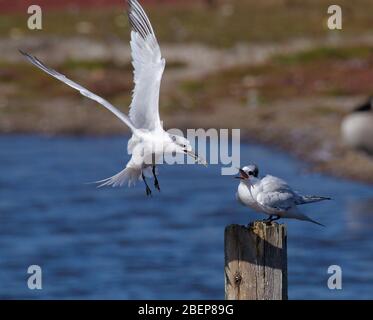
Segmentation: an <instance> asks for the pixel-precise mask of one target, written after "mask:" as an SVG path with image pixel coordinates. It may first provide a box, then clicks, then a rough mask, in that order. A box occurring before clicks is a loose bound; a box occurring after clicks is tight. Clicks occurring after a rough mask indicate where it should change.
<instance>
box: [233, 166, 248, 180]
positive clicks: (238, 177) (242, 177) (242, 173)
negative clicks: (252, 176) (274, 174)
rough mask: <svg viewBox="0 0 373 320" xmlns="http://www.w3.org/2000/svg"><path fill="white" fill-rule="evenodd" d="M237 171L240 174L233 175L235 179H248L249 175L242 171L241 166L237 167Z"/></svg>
mask: <svg viewBox="0 0 373 320" xmlns="http://www.w3.org/2000/svg"><path fill="white" fill-rule="evenodd" d="M238 171H239V172H240V175H239V176H237V177H235V178H236V179H240V180H248V179H249V175H248V174H247V173H246V172H245V171H243V170H242V169H241V168H238Z"/></svg>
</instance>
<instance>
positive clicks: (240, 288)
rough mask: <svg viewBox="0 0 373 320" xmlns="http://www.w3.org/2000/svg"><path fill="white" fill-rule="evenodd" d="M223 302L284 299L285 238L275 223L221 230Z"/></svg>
mask: <svg viewBox="0 0 373 320" xmlns="http://www.w3.org/2000/svg"><path fill="white" fill-rule="evenodd" d="M224 250H225V298H226V299H228V300H286V299H287V235H286V227H285V225H283V224H278V223H273V222H272V223H266V222H262V221H255V222H253V223H251V224H250V225H248V226H240V225H236V224H234V225H229V226H227V227H226V228H225V237H224Z"/></svg>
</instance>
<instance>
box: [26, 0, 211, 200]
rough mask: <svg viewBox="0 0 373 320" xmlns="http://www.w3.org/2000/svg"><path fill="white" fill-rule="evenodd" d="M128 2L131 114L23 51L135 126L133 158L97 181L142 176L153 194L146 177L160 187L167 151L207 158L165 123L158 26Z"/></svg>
mask: <svg viewBox="0 0 373 320" xmlns="http://www.w3.org/2000/svg"><path fill="white" fill-rule="evenodd" d="M128 5H129V11H128V17H129V21H130V24H131V27H132V31H131V41H130V45H131V55H132V64H133V67H134V83H135V88H134V90H133V96H132V103H131V105H130V111H129V117H127V116H126V115H125V114H124V113H122V112H121V111H119V110H118V109H117V108H116V107H114V106H113V105H112V104H110V103H109V102H108V101H106V100H105V99H103V98H101V97H99V96H98V95H96V94H94V93H92V92H91V91H89V90H87V89H86V88H84V87H82V86H81V85H79V84H77V83H75V82H73V81H72V80H70V79H68V78H66V77H65V76H64V75H62V74H60V73H58V72H57V71H55V70H53V69H51V68H48V67H47V66H46V65H45V64H43V63H42V62H41V61H40V60H38V59H37V58H36V57H34V56H32V55H30V54H28V53H25V52H23V51H20V52H21V53H22V54H23V55H24V56H25V57H26V58H27V59H28V61H30V62H31V63H32V64H33V65H35V66H37V67H38V68H40V69H41V70H43V71H44V72H46V73H48V74H50V75H51V76H53V77H55V78H56V79H58V80H60V81H62V82H64V83H65V84H67V85H68V86H70V87H72V88H74V89H76V90H78V91H79V92H80V93H81V94H82V95H84V96H86V97H88V98H90V99H92V100H94V101H96V102H98V103H99V104H101V105H102V106H104V107H105V108H106V109H108V110H110V111H111V112H112V113H114V114H115V115H116V116H117V117H118V118H119V119H121V120H122V122H124V123H125V124H126V125H127V126H128V127H129V128H130V129H131V131H132V137H131V139H130V140H129V141H128V145H127V151H128V154H130V155H131V159H130V160H129V162H128V163H127V165H126V167H125V168H124V169H123V170H122V171H121V172H119V173H117V174H116V175H114V176H112V177H110V178H107V179H104V180H101V181H97V182H98V183H100V186H113V187H116V186H122V185H125V184H127V185H128V186H131V185H134V184H135V183H136V182H137V181H138V180H141V179H142V180H143V181H144V183H145V185H146V194H147V195H150V194H151V190H150V188H149V186H148V184H147V182H146V177H149V176H153V177H154V186H155V187H156V188H157V189H158V190H160V188H159V184H158V179H157V171H156V165H157V164H158V163H159V160H160V159H161V158H162V157H163V155H164V154H165V153H183V154H188V155H189V156H191V157H193V158H194V159H195V160H196V162H199V163H203V164H205V162H204V160H200V159H199V158H198V156H197V155H195V154H194V153H193V151H192V147H191V144H190V142H189V141H188V140H187V139H185V138H184V137H182V136H176V135H171V134H168V133H167V132H166V131H165V130H164V129H163V127H162V125H161V121H160V116H159V90H160V85H161V80H162V74H163V71H164V68H165V65H166V62H165V59H164V58H162V55H161V50H160V48H159V45H158V42H157V39H156V37H155V33H154V30H153V28H152V26H151V24H150V21H149V19H148V17H147V16H146V14H145V12H144V10H143V8H142V7H141V6H140V4H139V3H138V2H137V0H128Z"/></svg>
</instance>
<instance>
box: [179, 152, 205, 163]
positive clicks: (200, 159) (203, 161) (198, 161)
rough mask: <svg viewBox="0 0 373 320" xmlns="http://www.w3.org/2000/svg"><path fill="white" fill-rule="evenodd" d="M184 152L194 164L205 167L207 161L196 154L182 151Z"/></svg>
mask: <svg viewBox="0 0 373 320" xmlns="http://www.w3.org/2000/svg"><path fill="white" fill-rule="evenodd" d="M184 152H185V153H186V154H187V155H188V156H190V157H192V158H193V159H194V160H195V161H196V163H199V164H202V165H204V166H205V167H207V161H206V160H205V159H203V158H202V157H200V156H198V155H197V154H195V153H194V152H193V151H188V150H184Z"/></svg>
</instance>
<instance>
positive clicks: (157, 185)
mask: <svg viewBox="0 0 373 320" xmlns="http://www.w3.org/2000/svg"><path fill="white" fill-rule="evenodd" d="M152 172H153V177H154V187H155V188H156V189H158V191H161V188H160V187H159V182H158V178H157V176H156V174H155V165H153V167H152Z"/></svg>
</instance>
